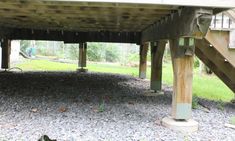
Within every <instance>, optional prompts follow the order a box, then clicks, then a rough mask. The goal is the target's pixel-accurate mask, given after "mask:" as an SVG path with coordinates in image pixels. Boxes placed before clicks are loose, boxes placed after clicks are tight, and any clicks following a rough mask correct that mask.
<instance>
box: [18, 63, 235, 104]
mask: <svg viewBox="0 0 235 141" xmlns="http://www.w3.org/2000/svg"><path fill="white" fill-rule="evenodd" d="M17 67H20V68H21V69H23V70H24V71H30V70H31V71H35V70H36V71H75V70H76V69H77V65H76V64H65V63H58V62H51V61H46V60H28V61H26V62H25V63H22V64H18V65H17ZM88 69H89V71H92V72H108V73H119V74H127V75H132V76H135V77H137V76H138V68H137V67H124V66H119V65H113V64H100V63H97V64H96V63H89V64H88ZM147 77H148V78H150V68H148V72H147ZM172 82H173V74H172V67H171V64H164V66H163V83H165V84H168V85H172ZM193 94H194V95H196V96H198V97H201V98H206V99H210V100H222V101H230V100H231V99H233V98H234V94H233V92H232V91H231V90H230V89H229V88H228V87H227V86H226V85H225V84H224V83H223V82H222V81H221V80H219V79H218V78H217V77H216V76H207V75H203V76H200V75H199V74H198V72H197V70H195V71H194V80H193Z"/></svg>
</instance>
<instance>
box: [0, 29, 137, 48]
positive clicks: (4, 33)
mask: <svg viewBox="0 0 235 141" xmlns="http://www.w3.org/2000/svg"><path fill="white" fill-rule="evenodd" d="M140 36H141V33H140V32H109V31H97V32H89V31H87V32H79V31H63V30H31V29H19V28H6V27H0V37H5V38H9V39H11V40H48V41H64V42H65V43H80V42H116V43H135V44H140Z"/></svg>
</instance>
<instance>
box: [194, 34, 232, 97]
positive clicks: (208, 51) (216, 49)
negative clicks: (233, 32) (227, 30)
mask: <svg viewBox="0 0 235 141" xmlns="http://www.w3.org/2000/svg"><path fill="white" fill-rule="evenodd" d="M208 34H210V33H208ZM221 35H222V34H221ZM208 36H209V35H208ZM208 36H207V37H208ZM225 37H226V36H225ZM211 38H212V36H211ZM216 38H217V39H219V38H221V40H219V41H216V42H211V43H210V42H209V41H208V40H206V39H203V40H197V41H196V50H195V51H196V55H197V56H198V58H200V59H201V60H202V61H203V62H204V63H205V64H206V65H207V66H208V67H209V68H210V69H211V70H212V71H213V72H214V73H215V74H216V75H217V76H218V77H219V78H220V79H221V80H222V81H223V82H224V83H225V84H226V85H227V86H228V87H229V88H230V89H231V90H232V91H233V92H235V67H234V66H233V63H234V61H235V60H234V59H233V58H232V56H230V55H231V54H232V52H230V53H229V50H227V49H228V47H227V46H226V45H227V44H226V43H225V44H221V43H220V41H222V42H223V38H224V37H221V36H218V37H216ZM210 41H213V40H210ZM217 42H219V43H218V44H217ZM211 44H212V45H213V46H210V45H211ZM231 51H232V50H231ZM225 59H226V60H227V61H225Z"/></svg>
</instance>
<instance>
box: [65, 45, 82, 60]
mask: <svg viewBox="0 0 235 141" xmlns="http://www.w3.org/2000/svg"><path fill="white" fill-rule="evenodd" d="M65 48H66V56H65V57H66V58H68V59H72V60H78V58H79V45H78V44H67V45H65Z"/></svg>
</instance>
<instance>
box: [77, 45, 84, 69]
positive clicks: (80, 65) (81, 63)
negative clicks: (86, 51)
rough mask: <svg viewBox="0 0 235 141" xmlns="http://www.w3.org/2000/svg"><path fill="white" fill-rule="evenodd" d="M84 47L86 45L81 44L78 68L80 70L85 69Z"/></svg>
mask: <svg viewBox="0 0 235 141" xmlns="http://www.w3.org/2000/svg"><path fill="white" fill-rule="evenodd" d="M83 46H84V43H79V57H78V67H80V68H83Z"/></svg>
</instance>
